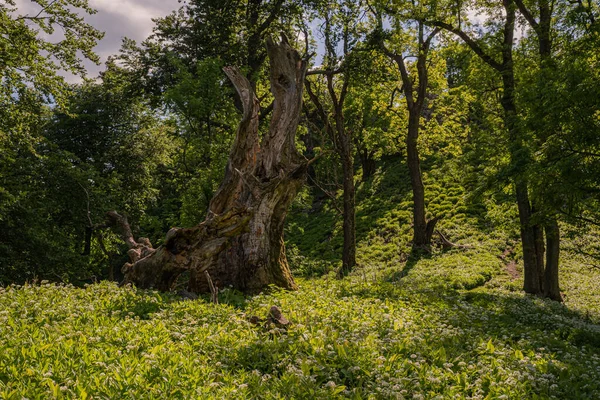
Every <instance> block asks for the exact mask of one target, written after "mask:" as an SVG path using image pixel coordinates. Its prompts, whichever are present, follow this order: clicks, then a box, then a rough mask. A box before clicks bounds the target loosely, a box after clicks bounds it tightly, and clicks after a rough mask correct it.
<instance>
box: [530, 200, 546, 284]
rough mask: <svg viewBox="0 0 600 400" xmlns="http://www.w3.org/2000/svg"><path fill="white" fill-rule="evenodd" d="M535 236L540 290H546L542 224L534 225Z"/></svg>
mask: <svg viewBox="0 0 600 400" xmlns="http://www.w3.org/2000/svg"><path fill="white" fill-rule="evenodd" d="M532 213H533V212H532ZM532 230H533V237H534V240H535V262H536V265H537V275H538V279H539V280H540V291H541V292H542V293H543V292H544V253H545V252H546V249H545V247H544V228H543V227H542V225H540V224H535V225H533V226H532Z"/></svg>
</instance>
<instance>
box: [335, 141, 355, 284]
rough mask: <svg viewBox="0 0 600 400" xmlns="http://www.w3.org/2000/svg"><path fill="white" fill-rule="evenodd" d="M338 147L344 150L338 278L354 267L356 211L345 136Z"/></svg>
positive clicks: (349, 157) (350, 161)
mask: <svg viewBox="0 0 600 400" xmlns="http://www.w3.org/2000/svg"><path fill="white" fill-rule="evenodd" d="M338 139H340V141H341V143H340V145H341V146H343V148H344V150H343V151H341V152H340V153H342V154H340V155H342V169H343V172H344V249H343V250H344V251H343V254H342V268H341V269H340V270H339V273H338V276H339V277H343V276H346V275H348V274H349V273H350V272H351V271H352V269H353V268H354V266H355V265H356V210H355V197H356V192H355V190H354V162H353V160H352V148H351V146H350V143H351V142H350V140H349V138H348V136H347V135H343V136H342V135H340V137H339V138H338Z"/></svg>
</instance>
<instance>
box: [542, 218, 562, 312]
mask: <svg viewBox="0 0 600 400" xmlns="http://www.w3.org/2000/svg"><path fill="white" fill-rule="evenodd" d="M559 244H560V231H559V228H558V222H557V221H556V218H552V221H551V222H549V223H548V224H547V225H546V247H547V253H546V256H547V258H546V271H545V273H544V296H545V297H548V298H550V299H552V300H556V301H562V296H561V295H560V288H559V285H558V265H559V264H558V261H559V253H560V247H559Z"/></svg>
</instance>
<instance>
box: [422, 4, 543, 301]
mask: <svg viewBox="0 0 600 400" xmlns="http://www.w3.org/2000/svg"><path fill="white" fill-rule="evenodd" d="M484 8H485V6H484ZM486 9H487V10H488V12H490V13H494V15H498V16H499V17H500V18H502V19H501V22H500V23H496V24H494V26H496V27H497V30H491V31H490V32H489V33H487V35H492V36H496V37H497V38H498V39H499V40H498V42H497V43H499V44H498V45H497V46H493V43H495V41H494V40H485V38H480V39H477V37H476V36H475V37H474V35H473V32H469V30H468V26H467V24H465V23H463V21H468V18H467V17H466V15H465V13H466V10H465V9H459V10H458V11H457V12H456V14H455V15H452V13H451V12H450V11H446V12H445V14H446V19H439V17H438V18H430V19H429V20H428V21H427V23H428V24H429V25H431V26H435V27H438V28H442V29H444V30H446V31H448V32H451V33H453V34H455V35H457V36H458V37H459V38H460V39H461V40H462V41H463V42H464V43H465V44H466V45H468V46H469V47H470V48H471V50H472V51H473V52H474V53H475V54H476V55H477V56H478V57H480V58H481V60H482V61H483V62H485V63H486V64H487V65H488V66H489V67H491V68H492V69H493V70H494V71H495V72H496V73H497V74H499V76H500V78H501V80H502V94H501V98H500V104H501V106H502V109H503V111H504V114H503V121H504V126H505V129H506V130H507V132H508V140H509V142H510V148H509V152H510V158H511V166H512V170H513V173H512V174H513V179H514V185H515V192H516V200H517V206H518V210H519V221H520V228H521V229H520V231H521V243H522V247H523V262H524V284H523V289H524V290H525V292H527V293H531V294H536V295H540V294H542V293H543V290H542V279H541V276H542V275H541V268H540V265H543V259H542V260H540V251H541V247H540V245H541V244H542V242H541V241H540V239H539V238H540V235H539V233H540V227H539V226H538V225H536V223H535V221H534V220H533V219H532V215H533V213H534V211H535V209H534V208H533V205H532V202H531V200H530V183H529V177H528V173H527V172H528V167H529V165H530V164H531V155H530V152H529V149H528V146H527V145H528V143H527V138H526V135H525V134H524V132H523V129H522V124H521V123H520V118H519V113H518V109H517V101H516V89H517V88H516V79H515V60H514V55H513V52H514V45H515V23H516V11H517V6H516V4H515V2H514V1H513V0H502V3H501V7H500V8H499V9H498V7H495V5H490V7H489V8H486ZM540 263H541V264H540Z"/></svg>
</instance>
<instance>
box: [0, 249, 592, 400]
mask: <svg viewBox="0 0 600 400" xmlns="http://www.w3.org/2000/svg"><path fill="white" fill-rule="evenodd" d="M486 257H487V256H485V255H483V256H482V254H481V253H480V252H478V251H468V252H460V251H452V252H450V253H446V254H444V255H438V256H434V257H432V258H429V259H422V260H416V261H415V262H414V265H412V266H410V264H406V266H405V267H404V272H403V274H402V276H399V275H398V268H396V267H394V268H388V269H383V270H381V269H366V270H362V271H357V273H356V274H354V275H352V276H350V277H349V278H347V279H345V280H337V279H331V278H324V279H311V280H300V281H299V284H300V291H298V292H284V291H276V290H275V291H273V292H272V293H271V294H261V295H258V296H255V297H249V298H246V299H245V300H241V299H240V298H238V297H236V295H235V293H229V291H228V290H226V291H223V292H221V294H220V297H221V300H222V303H223V304H221V305H214V304H210V303H208V301H207V300H203V299H200V300H197V301H181V300H179V299H177V298H175V297H173V296H172V295H164V294H159V293H156V292H152V291H147V292H145V291H137V290H135V289H132V288H129V287H126V288H118V287H116V285H114V284H112V283H107V282H104V283H100V284H95V285H90V286H87V287H86V288H80V289H78V288H74V287H72V286H55V285H51V284H47V283H42V285H40V286H30V285H28V286H23V287H18V286H10V287H6V288H3V289H0V306H1V307H0V308H1V309H2V310H3V311H0V349H1V350H2V351H0V371H2V372H1V373H0V397H2V398H6V399H12V398H21V397H28V398H51V397H55V398H73V397H85V398H89V397H107V398H117V397H119V398H123V397H135V398H144V399H146V398H147V399H152V398H157V399H158V398H182V399H183V398H190V397H210V398H266V399H276V398H356V399H361V398H362V399H366V398H382V399H383V398H410V397H412V398H433V397H438V398H457V397H458V398H467V397H477V396H479V397H484V398H485V397H488V398H504V397H503V396H506V398H573V399H586V398H594V397H597V396H598V395H600V386H599V384H598V382H600V375H599V374H600V370H599V369H598V368H599V367H600V357H599V356H598V354H599V353H598V351H599V349H600V343H599V342H598V340H597V338H598V334H599V329H600V328H599V327H598V325H597V324H598V322H600V309H598V304H600V302H599V301H598V300H599V299H598V294H597V292H583V291H580V290H578V289H577V288H576V285H578V284H579V283H580V281H578V280H576V279H573V277H572V276H571V275H565V276H564V278H565V280H564V281H565V282H566V287H567V288H568V289H566V294H567V296H566V297H567V302H566V305H565V306H563V305H560V304H557V303H555V302H551V301H545V300H541V299H538V298H534V297H527V296H523V295H522V294H520V293H515V292H511V291H507V290H506V289H505V288H503V287H502V286H494V285H490V283H491V281H490V282H488V284H484V281H485V280H489V278H490V277H494V278H500V277H503V276H505V272H504V271H503V269H502V268H500V267H499V264H500V263H499V260H498V259H497V258H493V257H488V258H486ZM478 265H479V266H478ZM580 267H581V265H580V266H579V267H577V268H580ZM477 271H480V272H477ZM581 273H582V274H583V275H582V276H584V275H585V277H586V278H587V280H588V281H590V284H591V285H596V286H597V285H598V283H599V282H598V277H599V276H598V274H595V275H590V273H589V272H587V273H585V272H584V271H583V270H581ZM461 274H463V276H464V277H463V278H456V277H457V276H460V275H461ZM480 275H481V276H483V277H485V279H481V278H475V277H477V276H480ZM448 279H450V281H448ZM452 279H453V280H452ZM473 279H481V280H480V281H478V282H476V281H475V280H473ZM459 282H460V284H459ZM476 285H479V286H478V287H477V288H474V289H473V290H464V289H469V288H471V287H474V286H476ZM227 299H229V300H227ZM242 299H243V298H242ZM583 304H585V305H586V307H588V308H586V309H585V310H584V309H582V308H580V305H583ZM271 305H278V306H279V307H280V308H281V309H282V310H283V313H284V315H285V316H286V317H287V318H288V319H289V320H290V321H292V324H291V326H290V327H289V328H288V329H287V330H285V331H284V330H278V329H271V330H267V329H263V328H262V327H258V326H256V325H253V324H251V323H250V322H248V320H249V318H250V316H253V315H257V316H259V317H264V316H265V315H266V314H267V312H268V309H269V307H270V306H271ZM586 315H587V317H586Z"/></svg>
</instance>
